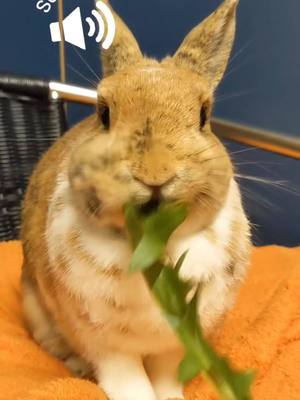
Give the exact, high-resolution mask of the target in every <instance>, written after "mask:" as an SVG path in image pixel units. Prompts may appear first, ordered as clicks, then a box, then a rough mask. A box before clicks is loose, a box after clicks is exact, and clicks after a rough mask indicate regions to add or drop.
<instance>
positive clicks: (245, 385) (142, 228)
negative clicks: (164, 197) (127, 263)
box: [125, 204, 254, 400]
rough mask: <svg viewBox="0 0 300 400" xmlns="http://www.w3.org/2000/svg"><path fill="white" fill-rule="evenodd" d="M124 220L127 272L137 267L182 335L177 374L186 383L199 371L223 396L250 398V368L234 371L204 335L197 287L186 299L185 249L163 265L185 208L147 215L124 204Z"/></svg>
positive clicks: (235, 399)
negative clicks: (128, 244) (128, 258)
mask: <svg viewBox="0 0 300 400" xmlns="http://www.w3.org/2000/svg"><path fill="white" fill-rule="evenodd" d="M125 214H126V224H127V229H128V232H129V235H130V237H131V240H132V244H133V248H134V249H135V251H134V254H133V259H132V263H131V268H130V269H131V271H142V272H143V275H144V277H145V279H146V281H147V283H148V285H149V288H150V289H151V290H152V292H153V294H154V295H155V297H156V299H157V301H158V303H159V304H160V307H161V309H162V312H163V313H164V315H165V316H166V318H167V320H168V322H169V324H170V325H171V327H172V328H173V330H174V331H175V332H176V334H177V335H178V337H179V339H180V340H181V342H182V344H183V346H184V348H185V351H186V354H185V357H184V359H183V360H182V362H181V364H180V367H179V371H178V373H179V379H180V380H181V381H183V382H186V381H188V380H190V379H193V378H194V377H195V376H196V375H198V374H199V373H203V375H204V376H205V377H206V378H207V379H208V380H209V381H210V382H211V383H212V384H213V385H214V386H215V388H216V390H217V391H218V393H219V394H220V398H221V399H222V400H250V398H251V396H250V386H251V383H252V381H253V378H254V374H253V372H251V371H246V372H238V371H235V370H234V369H232V367H231V366H230V364H229V362H228V361H227V360H226V359H224V358H221V357H219V356H218V355H217V353H216V352H215V351H214V349H213V348H212V346H211V345H210V344H209V342H208V341H207V340H206V339H205V337H204V335H203V332H202V329H201V325H200V323H199V316H198V307H197V303H198V298H199V295H200V294H201V286H200V284H199V287H198V289H197V291H196V293H195V295H194V296H193V298H192V300H191V301H190V302H189V303H188V302H187V294H188V292H189V290H190V289H191V283H190V282H185V281H182V280H181V279H180V276H179V272H180V269H181V267H182V265H183V263H184V260H185V257H186V254H187V252H185V253H184V254H183V255H182V256H181V257H180V258H179V260H178V261H177V263H176V265H175V266H174V267H173V266H171V265H165V263H164V262H163V257H162V255H163V253H164V251H165V247H166V245H167V242H168V240H169V237H170V235H171V234H172V233H173V231H174V230H175V229H176V228H177V227H178V226H179V225H180V223H182V222H183V221H184V219H185V217H186V208H185V207H184V206H178V205H170V204H169V205H167V206H166V205H165V206H161V207H160V208H159V209H158V210H157V211H156V212H154V213H153V214H151V215H143V214H142V213H141V211H140V209H139V208H138V207H137V206H127V207H126V209H125Z"/></svg>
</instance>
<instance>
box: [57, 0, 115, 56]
mask: <svg viewBox="0 0 300 400" xmlns="http://www.w3.org/2000/svg"><path fill="white" fill-rule="evenodd" d="M96 8H97V10H92V12H91V14H92V15H93V16H94V18H95V20H96V23H97V25H98V27H99V31H98V33H97V36H96V38H95V40H96V42H97V43H100V42H101V40H102V39H103V38H104V37H105V22H106V26H107V29H106V30H107V33H106V37H105V38H104V40H103V42H102V47H103V48H104V49H105V50H107V49H109V47H110V46H111V45H112V42H113V40H114V37H115V34H116V23H115V19H114V16H113V14H112V12H111V10H110V8H109V7H108V6H107V5H106V4H105V3H104V2H102V1H97V3H96ZM100 12H101V13H100ZM102 14H103V16H102ZM85 20H86V22H87V23H88V25H89V32H88V36H89V37H93V36H94V35H95V33H96V24H95V22H94V21H93V19H92V18H91V17H87V18H86V19H85ZM50 34H51V40H52V42H60V41H61V32H60V27H59V23H58V22H53V23H51V24H50ZM63 34H64V37H65V40H66V42H68V43H71V44H73V45H74V46H77V47H79V48H81V49H83V50H86V43H85V37H84V32H83V24H82V18H81V11H80V7H77V8H75V10H73V11H72V12H71V13H70V14H69V15H68V16H67V17H66V18H65V19H64V20H63Z"/></svg>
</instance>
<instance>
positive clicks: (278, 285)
mask: <svg viewBox="0 0 300 400" xmlns="http://www.w3.org/2000/svg"><path fill="white" fill-rule="evenodd" d="M21 263H22V252H21V246H20V244H19V243H18V242H10V243H2V244H0V265H1V267H0V268H1V269H0V271H1V275H0V298H1V302H0V400H2V399H3V400H4V399H5V400H8V399H9V400H14V399H18V400H42V399H45V400H46V399H47V400H84V399H89V400H104V395H103V394H102V392H101V391H100V389H99V388H98V387H97V385H95V384H93V383H90V382H88V381H84V380H80V379H75V378H72V377H71V375H70V373H69V372H68V370H67V369H66V368H65V367H64V365H63V364H62V363H61V362H60V361H58V360H56V359H55V358H53V357H51V356H50V355H48V354H47V353H45V352H44V351H43V350H42V349H40V348H39V346H38V345H37V344H35V343H34V342H33V341H32V340H31V339H30V337H29V335H28V333H27V332H26V330H25V328H24V324H23V320H22V313H21V307H20V284H19V279H20V270H21ZM215 345H216V347H217V348H218V350H219V351H220V352H221V353H223V354H224V355H226V356H227V357H229V358H230V359H231V361H232V363H233V364H234V365H235V366H236V367H240V368H253V369H256V370H257V376H256V381H255V384H254V386H253V398H254V399H255V400H299V399H300V248H298V249H286V248H280V247H266V248H260V249H254V251H253V256H252V266H251V269H250V272H249V275H248V278H247V281H246V283H245V285H244V287H243V288H242V290H241V293H240V297H239V300H238V302H237V305H236V307H235V310H234V311H233V312H232V313H231V314H230V315H228V317H227V319H226V321H225V325H224V329H223V330H222V333H221V335H220V337H219V338H217V339H216V343H215ZM186 398H187V399H188V400H192V399H195V400H208V399H209V400H212V399H216V397H215V395H214V394H213V393H212V392H211V389H210V388H209V386H208V385H207V384H206V383H205V382H204V381H203V380H202V379H201V378H198V379H195V380H194V381H193V382H192V383H191V384H189V385H188V387H187V388H186ZM141 400H143V399H141Z"/></svg>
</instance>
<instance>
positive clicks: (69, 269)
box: [22, 0, 250, 400]
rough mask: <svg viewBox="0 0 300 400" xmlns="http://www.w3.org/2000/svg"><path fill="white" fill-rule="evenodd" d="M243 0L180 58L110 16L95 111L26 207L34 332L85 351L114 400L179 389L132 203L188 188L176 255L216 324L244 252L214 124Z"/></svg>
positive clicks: (203, 316)
mask: <svg viewBox="0 0 300 400" xmlns="http://www.w3.org/2000/svg"><path fill="white" fill-rule="evenodd" d="M236 5H237V0H225V1H224V3H223V4H222V5H221V6H220V7H219V8H218V10H217V11H216V12H214V13H213V14H212V15H211V16H210V17H208V18H207V19H206V20H205V21H204V22H202V24H200V25H199V26H197V27H196V28H195V29H193V30H192V32H191V33H190V34H189V35H188V36H187V37H186V38H185V40H184V42H183V43H182V45H181V46H180V48H179V50H178V51H177V52H176V54H175V55H174V57H167V58H165V59H164V60H162V61H161V62H158V61H156V60H153V59H148V58H144V57H143V56H142V54H141V52H140V49H139V46H138V44H137V42H136V40H135V39H134V37H133V35H132V34H131V32H130V31H129V29H128V28H127V27H126V25H125V24H124V23H123V22H122V21H121V19H120V18H119V17H118V16H116V15H115V17H116V22H117V32H116V37H115V40H114V42H113V45H112V46H111V48H110V49H109V50H106V51H104V53H103V56H102V58H103V70H104V79H103V80H102V81H101V82H100V84H99V87H98V110H97V114H96V115H93V116H91V117H89V118H87V119H86V120H84V121H83V122H81V123H80V124H79V125H77V126H76V127H75V128H73V129H71V131H70V132H68V133H67V134H66V135H65V136H64V137H62V138H61V139H60V140H58V141H57V143H55V145H54V146H52V148H51V149H50V150H49V151H48V152H47V154H46V155H45V156H44V157H43V158H42V160H41V161H40V162H39V164H38V166H37V168H36V170H35V172H34V174H33V176H32V178H31V182H30V185H29V188H28V191H27V194H26V199H25V203H24V212H23V227H22V240H23V245H24V256H25V259H24V268H23V278H22V285H23V304H24V312H25V316H26V320H27V322H28V326H29V328H30V331H31V333H32V335H33V337H34V338H35V340H36V341H37V342H38V343H40V344H41V345H42V346H43V347H44V348H45V349H46V350H47V351H49V352H50V353H51V354H53V355H55V356H57V357H60V358H61V359H63V360H64V361H65V362H66V364H67V365H68V366H69V367H70V368H71V369H73V370H74V371H76V370H78V371H77V372H80V371H81V372H82V373H83V372H84V371H83V370H82V369H83V368H84V362H86V363H87V364H88V365H90V366H91V368H92V370H93V372H94V375H95V377H96V380H97V381H98V382H99V385H101V387H102V388H103V389H104V391H105V392H106V393H107V395H108V397H109V398H110V399H111V400H155V399H159V400H166V399H168V398H182V397H183V391H182V387H181V385H180V384H179V382H178V381H177V378H176V370H177V366H178V362H179V360H180V357H181V355H182V354H181V351H182V350H181V346H180V344H179V342H178V340H177V338H176V337H175V335H174V334H173V332H172V330H171V329H170V328H169V326H168V324H167V323H166V321H165V319H164V317H163V316H162V315H161V313H160V310H159V308H158V306H157V305H156V303H155V301H154V300H153V298H152V296H151V294H150V293H149V291H148V288H147V286H146V284H145V282H144V280H143V278H142V276H141V275H140V274H136V275H133V276H131V275H130V276H129V275H128V274H127V268H128V265H129V262H130V258H131V255H132V250H131V246H130V243H129V240H128V237H127V234H126V230H125V228H124V215H123V206H124V204H126V203H128V202H136V203H139V204H146V203H149V202H150V203H151V202H152V203H159V202H160V201H172V200H174V201H184V202H186V203H188V205H189V215H188V218H187V220H186V221H185V222H184V223H183V224H182V226H181V227H179V228H178V229H177V231H176V232H175V233H174V234H173V235H172V237H171V238H170V241H169V244H168V256H169V257H170V258H171V259H172V260H173V261H174V262H175V261H176V260H177V259H178V257H179V256H180V255H181V254H182V253H183V252H184V251H185V250H187V249H189V253H188V255H187V258H186V261H185V263H184V265H183V267H182V270H181V273H182V276H183V278H187V279H190V280H192V281H194V282H195V284H196V283H199V282H202V284H203V287H204V289H203V293H202V296H201V300H200V303H199V318H200V320H201V324H202V326H203V327H204V329H205V331H206V332H207V334H210V333H211V332H212V331H213V330H215V329H216V326H217V324H219V323H220V321H221V319H222V317H223V315H224V313H225V311H227V310H228V309H230V307H232V304H233V301H234V297H235V294H236V291H237V289H238V287H239V285H240V283H241V282H242V279H243V277H244V275H245V271H246V267H247V265H248V259H249V249H250V235H249V224H248V221H247V218H246V217H245V214H244V211H243V207H242V205H241V198H240V193H239V188H238V186H237V184H236V182H235V180H234V174H233V167H232V163H231V161H230V158H229V155H228V153H227V151H226V150H225V148H224V147H223V145H222V144H221V143H220V142H219V140H218V139H217V138H216V137H215V136H214V134H213V133H212V132H211V127H210V116H211V109H212V105H213V97H214V92H215V89H216V87H217V85H218V84H219V82H220V80H221V78H222V76H223V74H224V70H225V68H226V64H227V62H228V58H229V55H230V52H231V48H232V43H233V40H234V34H235V19H236Z"/></svg>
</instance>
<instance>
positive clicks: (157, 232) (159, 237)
mask: <svg viewBox="0 0 300 400" xmlns="http://www.w3.org/2000/svg"><path fill="white" fill-rule="evenodd" d="M186 215H187V210H186V207H185V206H184V205H170V204H167V205H164V206H161V207H160V208H159V209H158V210H157V211H156V212H154V213H153V214H151V215H150V216H148V217H146V219H145V221H144V224H143V226H144V234H143V237H142V239H141V241H140V242H139V244H138V246H137V248H136V250H135V252H134V254H133V257H132V260H131V264H130V267H129V271H130V272H137V271H144V270H145V269H147V268H149V267H151V265H153V264H155V263H156V262H157V261H159V260H160V258H161V257H162V254H163V251H164V248H165V246H166V244H167V242H168V240H169V238H170V236H171V234H172V233H173V232H174V231H175V229H176V228H177V227H178V226H179V225H180V224H181V223H182V222H183V221H184V220H185V218H186ZM130 231H131V228H130Z"/></svg>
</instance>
